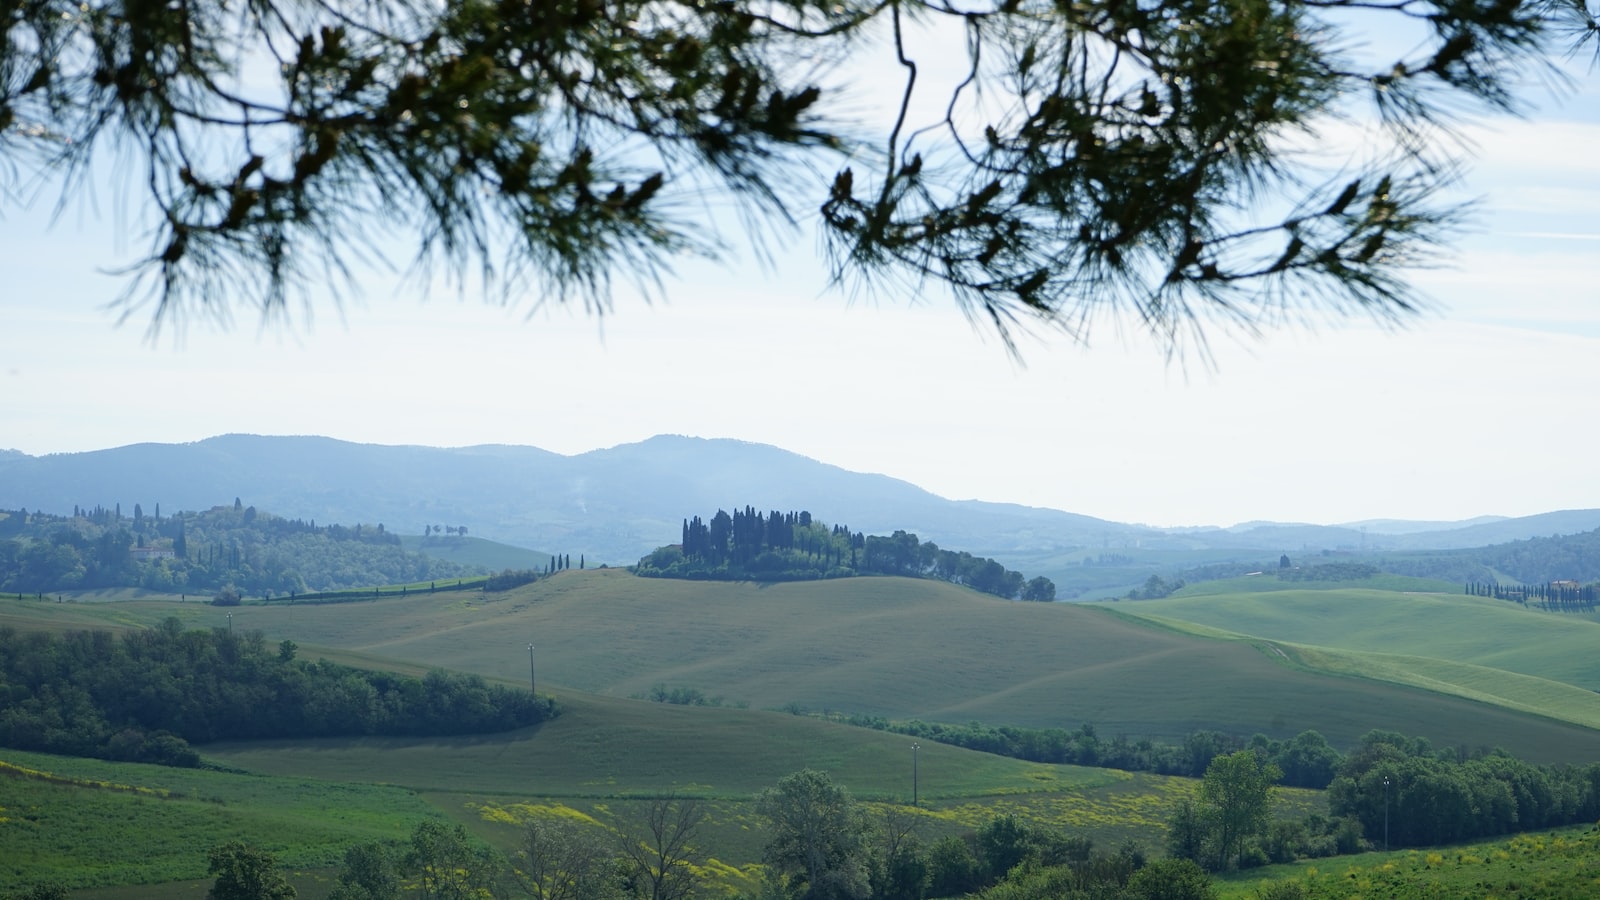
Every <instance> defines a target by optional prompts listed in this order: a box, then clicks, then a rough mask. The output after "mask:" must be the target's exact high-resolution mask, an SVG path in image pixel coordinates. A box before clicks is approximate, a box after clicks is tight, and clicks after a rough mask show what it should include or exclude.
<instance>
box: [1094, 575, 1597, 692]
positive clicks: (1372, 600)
mask: <svg viewBox="0 0 1600 900" xmlns="http://www.w3.org/2000/svg"><path fill="white" fill-rule="evenodd" d="M1121 608H1122V609H1123V610H1124V611H1129V612H1135V613H1140V614H1150V615H1156V616H1163V617H1167V618H1172V619H1182V620H1184V621H1189V622H1196V623H1199V624H1202V625H1208V626H1211V627H1213V628H1220V629H1224V630H1227V631H1232V632H1239V633H1243V634H1250V635H1254V636H1256V637H1263V638H1269V639H1272V640H1282V641H1290V642H1294V643H1298V644H1308V645H1315V646H1319V647H1327V648H1332V649H1342V650H1358V651H1363V652H1371V653H1388V654H1399V655H1405V656H1423V657H1433V658H1437V659H1444V660H1451V661H1454V662H1461V663H1470V664H1472V665H1478V666H1487V667H1490V668H1496V669H1505V670H1506V671H1509V672H1518V673H1521V674H1523V675H1531V676H1534V677H1536V678H1546V679H1550V680H1553V681H1560V682H1565V683H1567V684H1571V685H1574V686H1576V687H1580V688H1585V689H1588V690H1600V656H1596V654H1595V653H1594V652H1593V648H1594V647H1595V645H1596V643H1597V642H1600V624H1597V623H1595V622H1592V621H1589V620H1587V619H1585V618H1579V617H1576V616H1568V615H1563V614H1561V613H1547V612H1540V611H1538V610H1533V609H1528V608H1524V607H1522V606H1519V605H1517V604H1513V603H1507V602H1505V601H1503V600H1494V599H1489V598H1484V597H1467V596H1463V595H1460V594H1399V595H1397V594H1394V593H1389V592H1385V591H1372V590H1340V591H1333V592H1328V591H1304V590H1282V591H1277V592H1273V593H1252V594H1240V593H1233V594H1217V595H1212V596H1194V597H1171V598H1168V599H1165V600H1150V601H1145V602H1141V603H1138V604H1132V605H1125V606H1123V607H1121Z"/></svg>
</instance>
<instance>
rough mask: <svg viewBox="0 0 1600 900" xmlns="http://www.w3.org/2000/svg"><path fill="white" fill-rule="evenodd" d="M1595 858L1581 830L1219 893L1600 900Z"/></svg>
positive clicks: (1332, 899) (1398, 856)
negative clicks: (1591, 899)
mask: <svg viewBox="0 0 1600 900" xmlns="http://www.w3.org/2000/svg"><path fill="white" fill-rule="evenodd" d="M1597 855H1600V830H1597V829H1596V828H1594V827H1590V826H1579V827H1575V828H1564V829H1559V830H1556V831H1548V832H1534V833H1529V834H1522V835H1517V836H1516V837H1513V838H1510V839H1501V840H1494V841H1479V842H1475V843H1471V844H1460V845H1457V846H1452V847H1439V848H1430V849H1423V850H1400V851H1393V852H1389V853H1382V852H1377V853H1363V854H1360V855H1357V856H1346V857H1336V858H1330V859H1318V860H1305V861H1302V862H1298V863H1294V864H1291V865H1283V866H1268V867H1266V868H1263V869H1257V870H1253V871H1250V872H1244V873H1239V874H1237V875H1232V876H1227V877H1225V878H1223V879H1221V880H1219V881H1218V885H1217V886H1218V888H1219V894H1220V896H1221V897H1222V898H1223V900H1254V898H1257V897H1260V896H1262V895H1263V892H1264V891H1266V890H1268V889H1269V888H1271V887H1272V886H1275V885H1277V886H1286V885H1292V886H1293V888H1297V889H1298V890H1299V893H1298V894H1288V893H1285V894H1281V895H1280V896H1286V897H1287V896H1293V897H1295V898H1298V900H1358V898H1359V900H1377V898H1385V900H1445V898H1448V900H1577V898H1582V897H1594V896H1597V895H1600V869H1597V867H1596V865H1595V859H1596V857H1597ZM1279 889H1280V890H1283V888H1282V887H1280V888H1279Z"/></svg>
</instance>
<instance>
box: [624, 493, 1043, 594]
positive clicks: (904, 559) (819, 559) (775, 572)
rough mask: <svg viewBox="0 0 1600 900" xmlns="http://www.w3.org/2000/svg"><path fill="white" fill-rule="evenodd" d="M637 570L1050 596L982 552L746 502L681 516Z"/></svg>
mask: <svg viewBox="0 0 1600 900" xmlns="http://www.w3.org/2000/svg"><path fill="white" fill-rule="evenodd" d="M634 572H635V573H636V574H639V575H644V576H651V577H665V578H704V579H711V580H728V581H744V580H751V581H809V580H813V579H820V578H848V577H852V576H856V575H899V576H904V577H908V578H932V579H937V580H939V581H947V582H950V583H951V584H959V585H964V586H966V587H970V588H972V589H973V590H976V591H981V592H983V593H986V594H993V595H994V596H997V597H1004V598H1007V599H1022V600H1038V601H1046V602H1048V601H1052V600H1055V599H1056V586H1055V583H1054V582H1052V581H1051V580H1050V579H1048V578H1045V577H1043V576H1040V577H1036V578H1033V579H1031V580H1030V579H1027V578H1025V577H1024V576H1023V575H1022V573H1020V572H1016V571H1012V570H1010V569H1007V568H1006V567H1005V566H1003V565H1001V564H1000V563H998V562H996V561H994V560H993V559H989V558H986V557H977V556H973V555H972V554H970V553H967V552H965V551H960V552H957V551H952V550H945V549H942V548H940V547H939V546H938V545H937V544H935V543H933V542H932V541H922V540H919V539H918V538H917V536H916V535H915V534H911V533H909V532H906V531H896V532H894V533H893V534H892V535H889V536H887V537H885V536H882V535H869V534H864V533H862V532H859V531H852V530H851V529H850V528H849V527H848V526H845V525H832V526H829V525H827V524H825V523H823V522H821V521H818V520H817V519H814V518H813V517H812V515H811V513H810V512H806V511H801V512H788V513H785V512H781V511H779V510H772V511H770V512H768V513H761V512H760V511H758V510H757V509H756V508H755V507H753V506H746V507H744V508H743V509H735V510H734V511H733V513H731V514H730V513H728V512H727V511H726V510H721V509H719V510H717V512H716V514H715V515H713V516H712V517H711V519H710V521H705V520H702V519H701V518H700V517H699V516H694V517H693V518H690V519H685V520H684V521H683V528H682V537H681V539H680V541H679V543H677V544H675V545H668V546H665V547H659V548H657V549H656V550H655V551H653V552H652V553H650V554H649V555H648V556H645V557H644V558H643V559H641V560H639V562H638V564H637V565H635V566H634Z"/></svg>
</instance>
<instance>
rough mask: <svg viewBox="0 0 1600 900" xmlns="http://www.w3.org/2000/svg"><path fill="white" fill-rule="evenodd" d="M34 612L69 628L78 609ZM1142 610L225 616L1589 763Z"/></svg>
mask: <svg viewBox="0 0 1600 900" xmlns="http://www.w3.org/2000/svg"><path fill="white" fill-rule="evenodd" d="M1269 596H1270V595H1269ZM1391 596H1392V597H1395V598H1407V597H1408V596H1409V595H1403V594H1393V595H1391ZM1397 602H1399V601H1397ZM1404 602H1410V601H1404ZM33 607H34V609H35V610H36V614H44V615H49V614H55V613H56V612H57V611H58V610H59V612H60V614H61V615H63V616H65V615H67V614H71V615H73V616H74V618H75V620H77V621H81V620H82V614H83V612H84V608H83V607H81V606H77V607H74V606H73V605H70V604H63V605H59V606H56V605H52V604H37V603H35V604H33ZM41 607H42V608H41ZM104 609H105V613H106V614H107V615H116V616H117V617H119V618H121V619H123V620H124V621H126V620H128V619H130V618H137V619H138V620H141V621H146V622H150V621H156V620H158V619H159V618H161V617H163V616H166V615H171V614H177V615H179V616H180V617H181V618H182V619H184V620H185V622H186V624H190V625H205V624H212V625H220V624H221V623H222V619H221V616H222V611H220V610H215V609H213V608H210V607H201V606H196V605H193V604H190V605H183V604H171V603H150V604H126V603H124V604H114V605H108V606H106V607H105V608H104ZM1145 609H1149V610H1151V611H1153V610H1154V609H1155V608H1154V607H1147V606H1146V605H1144V604H1121V605H1119V606H1117V607H1115V608H1113V607H1110V606H1084V605H1076V604H1031V603H1015V602H1010V601H1004V600H996V599H993V598H988V597H984V596H982V595H979V594H976V593H974V592H971V591H968V590H966V589H964V588H959V587H955V586H952V585H947V584H942V583H937V582H927V581H916V580H906V579H895V578H855V579H844V580H839V581H828V582H803V583H793V584H780V585H770V586H761V585H756V584H750V583H738V584H734V583H717V582H685V581H668V580H662V579H641V578H636V577H634V576H632V575H630V574H628V573H627V572H626V571H623V570H616V569H612V570H599V571H596V570H590V571H568V572H563V573H559V574H558V575H556V576H555V577H553V578H549V579H546V580H543V581H540V582H538V583H536V584H533V585H529V586H526V587H524V588H519V589H517V590H515V591H511V592H508V593H504V594H451V595H432V596H427V595H424V596H417V597H409V598H386V599H384V600H381V601H372V602H359V603H346V604H333V605H324V606H315V605H296V606H286V605H275V606H247V607H242V608H236V609H234V610H232V612H233V620H232V622H233V625H234V627H235V628H245V629H261V630H262V631H263V632H264V633H265V634H266V636H267V637H268V639H270V640H279V639H282V638H291V639H293V640H294V641H296V642H297V643H300V644H302V645H306V646H310V645H316V646H322V647H329V648H340V649H341V650H342V651H344V652H348V653H355V654H361V655H364V656H367V657H369V658H374V659H390V660H405V661H409V662H411V663H413V664H417V665H423V666H442V667H448V668H453V669H459V670H463V671H470V672H476V673H479V674H482V675H485V676H488V677H493V678H502V679H513V680H515V679H523V678H526V677H528V667H529V654H528V651H527V645H528V644H529V643H532V644H535V645H536V651H535V653H536V659H535V666H536V669H537V673H538V679H539V682H540V684H541V685H544V684H550V685H561V686H563V687H567V688H573V689H578V690H582V691H585V692H591V693H595V694H601V695H606V696H611V697H617V698H626V697H634V696H643V695H645V694H646V693H647V692H648V691H649V690H650V689H651V688H652V687H653V686H655V685H658V684H659V685H665V686H667V687H669V688H678V687H687V688H693V689H696V690H699V691H701V692H703V693H704V694H705V695H707V696H712V697H716V696H721V697H723V698H724V699H725V701H726V702H728V703H730V704H734V703H742V704H747V705H748V706H750V707H751V708H755V709H764V708H781V707H796V708H804V709H808V710H832V711H840V712H847V713H862V714H871V715H879V716H885V717H891V718H913V717H915V718H923V719H928V720H936V721H945V722H957V723H961V722H967V721H972V720H976V721H980V722H985V723H989V724H1012V725H1021V726H1031V727H1067V728H1075V727H1077V726H1078V725H1079V724H1081V723H1084V722H1089V723H1092V724H1093V725H1095V726H1096V727H1097V729H1099V731H1100V732H1101V733H1102V734H1106V735H1119V734H1121V735H1128V736H1130V737H1140V736H1148V737H1153V738H1163V739H1167V740H1173V739H1178V738H1181V737H1182V736H1183V735H1184V734H1186V733H1188V732H1190V731H1193V730H1196V729H1215V730H1219V731H1224V732H1228V733H1234V734H1250V733H1253V732H1257V731H1261V732H1265V733H1267V734H1269V735H1272V736H1274V737H1286V736H1290V735H1293V734H1295V733H1298V732H1300V731H1302V730H1306V729H1316V730H1318V731H1321V732H1322V733H1323V734H1325V735H1326V736H1327V737H1328V738H1329V740H1331V741H1333V742H1335V743H1336V744H1341V745H1348V744H1350V743H1352V742H1353V741H1354V740H1355V739H1356V738H1358V737H1359V736H1360V735H1361V734H1363V733H1365V732H1366V731H1368V730H1370V729H1372V728H1385V729H1390V730H1394V731H1400V732H1403V733H1407V734H1419V735H1424V736H1427V737H1429V738H1430V739H1432V740H1433V741H1434V742H1435V743H1436V744H1439V745H1443V746H1456V745H1462V746H1468V747H1478V746H1488V745H1501V746H1504V747H1505V748H1506V749H1508V750H1510V751H1512V752H1513V753H1516V754H1518V755H1521V756H1525V757H1527V758H1529V759H1533V760H1539V761H1579V760H1587V759H1590V758H1591V757H1592V755H1593V747H1594V745H1595V738H1596V732H1594V731H1592V730H1590V729H1589V728H1585V727H1582V726H1581V725H1579V724H1575V723H1574V722H1573V721H1560V720H1559V718H1560V717H1559V716H1552V715H1549V714H1544V715H1530V714H1529V713H1528V712H1526V711H1524V710H1521V709H1517V708H1506V707H1505V706H1497V705H1494V704H1491V703H1484V702H1477V701H1475V700H1473V699H1469V698H1467V697H1463V696H1452V694H1451V692H1450V691H1448V690H1438V689H1433V690H1428V689H1419V688H1418V687H1416V686H1411V685H1406V684H1394V683H1390V682H1386V681H1383V680H1379V679H1375V678H1367V677H1357V676H1358V675H1359V674H1360V672H1359V670H1352V669H1351V668H1350V667H1348V666H1344V665H1343V664H1342V663H1341V664H1340V665H1333V666H1327V667H1324V668H1326V669H1328V671H1318V669H1317V666H1316V665H1315V664H1313V663H1311V662H1308V661H1307V660H1306V659H1305V658H1300V657H1298V656H1295V655H1289V654H1286V653H1285V652H1284V651H1283V649H1282V648H1280V647H1277V646H1274V645H1273V644H1272V643H1270V642H1268V641H1266V640H1261V639H1240V638H1237V637H1229V636H1221V637H1202V636H1196V635H1194V634H1190V633H1185V632H1184V631H1183V630H1182V629H1179V628H1173V627H1169V626H1166V625H1163V624H1161V623H1156V622H1151V621H1147V620H1144V619H1141V618H1138V617H1136V616H1130V615H1127V614H1123V613H1120V612H1119V610H1145ZM0 621H4V620H3V619H0ZM1470 627H1471V626H1470V625H1468V626H1464V630H1470ZM1579 693H1583V692H1579ZM1585 696H1586V697H1593V695H1592V694H1585ZM1586 715H1587V714H1586V713H1584V714H1580V713H1574V718H1575V719H1576V721H1588V719H1587V718H1586Z"/></svg>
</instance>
